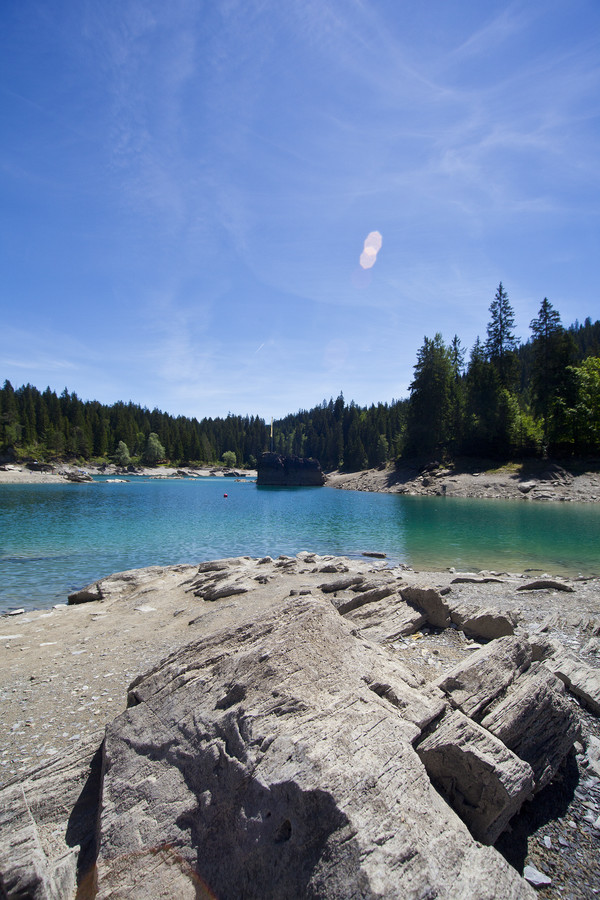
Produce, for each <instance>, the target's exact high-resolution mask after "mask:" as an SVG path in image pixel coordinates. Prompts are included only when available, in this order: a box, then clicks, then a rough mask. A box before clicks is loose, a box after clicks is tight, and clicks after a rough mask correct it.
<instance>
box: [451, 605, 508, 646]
mask: <svg viewBox="0 0 600 900" xmlns="http://www.w3.org/2000/svg"><path fill="white" fill-rule="evenodd" d="M451 618H452V622H453V623H454V624H455V625H456V626H457V627H458V628H460V629H461V630H462V631H464V633H465V634H468V635H469V637H473V638H475V639H476V640H484V641H493V640H495V639H496V638H501V637H506V636H507V635H511V634H514V632H515V623H514V622H513V620H512V618H511V617H510V616H509V615H505V614H504V613H501V612H499V611H498V610H497V609H491V608H481V607H476V606H471V605H470V604H465V603H461V604H459V605H456V606H453V607H452V610H451Z"/></svg>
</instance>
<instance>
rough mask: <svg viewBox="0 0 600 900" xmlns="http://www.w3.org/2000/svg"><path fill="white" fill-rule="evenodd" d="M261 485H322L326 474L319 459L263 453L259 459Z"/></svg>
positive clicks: (259, 480) (258, 480) (259, 482)
mask: <svg viewBox="0 0 600 900" xmlns="http://www.w3.org/2000/svg"><path fill="white" fill-rule="evenodd" d="M257 484H259V485H275V486H276V485H280V486H285V487H293V486H295V487H322V486H323V485H324V484H325V475H324V474H323V471H322V469H321V465H320V463H319V460H318V459H311V458H309V459H307V458H304V457H299V456H282V455H281V454H280V453H263V454H262V456H261V458H260V459H259V461H258V477H257Z"/></svg>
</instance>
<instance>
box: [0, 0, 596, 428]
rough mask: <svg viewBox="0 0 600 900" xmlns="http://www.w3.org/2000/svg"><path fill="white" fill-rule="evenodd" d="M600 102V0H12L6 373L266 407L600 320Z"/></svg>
mask: <svg viewBox="0 0 600 900" xmlns="http://www.w3.org/2000/svg"><path fill="white" fill-rule="evenodd" d="M599 111H600V3H598V2H597V0H568V2H567V0H544V2H542V0H527V2H513V3H510V2H509V3H507V2H494V0H488V2H485V3H474V2H472V0H452V2H451V0H422V2H419V3H416V2H411V3H409V2H405V0H318V2H317V0H210V2H208V0H205V2H202V0H169V2H168V3H165V2H164V0H53V2H51V3H48V2H47V0H39V2H36V0H3V2H2V3H1V4H0V115H1V121H2V135H3V136H2V140H1V141H0V199H1V203H0V305H1V313H0V316H1V318H0V322H1V327H0V380H4V378H8V379H10V381H11V382H12V383H13V385H14V386H17V385H21V384H24V383H27V382H30V383H32V384H34V385H36V386H37V387H39V388H40V389H43V388H45V387H46V386H47V385H50V387H52V388H53V389H55V390H56V391H58V392H60V391H62V389H63V388H64V387H65V386H66V387H68V388H69V390H70V391H75V392H76V393H77V394H78V395H79V396H80V397H82V398H83V399H98V400H101V401H102V402H105V403H113V402H115V401H117V400H125V401H127V400H132V401H134V402H136V403H140V404H141V405H144V406H149V407H150V408H153V407H155V406H157V407H159V408H161V409H163V410H165V411H167V412H170V413H172V414H184V415H191V416H192V415H193V416H197V417H198V418H202V417H204V416H219V415H221V416H224V415H226V414H227V413H228V412H230V411H231V412H233V413H240V414H244V415H245V414H258V415H261V416H263V417H265V418H266V419H269V418H270V417H271V416H272V415H273V416H275V417H278V416H282V415H285V414H286V413H288V412H295V411H297V410H298V409H300V408H304V409H307V408H310V407H312V406H314V405H316V404H318V403H320V402H321V401H322V400H323V399H329V398H330V397H334V398H335V397H336V396H337V395H338V394H339V392H340V391H343V393H344V396H345V398H346V400H348V401H349V400H351V399H353V400H355V401H356V402H357V403H359V404H360V405H368V404H370V403H373V402H378V401H390V400H391V399H392V398H397V397H402V396H406V395H407V392H408V385H409V383H410V381H411V378H412V374H413V366H414V363H415V358H416V353H417V350H418V348H419V347H420V346H421V344H422V342H423V337H424V336H425V335H427V336H428V337H433V335H434V334H435V332H436V331H441V332H442V334H443V336H444V338H445V339H446V340H447V341H450V340H451V338H452V336H453V335H454V334H455V333H456V334H458V335H459V337H460V338H461V340H462V343H463V346H465V347H466V348H467V350H468V349H469V348H470V347H471V346H472V344H473V342H474V340H475V338H476V337H477V335H478V334H479V335H481V336H482V337H485V330H486V325H487V322H488V318H489V316H488V307H489V304H490V302H491V301H492V299H493V296H494V293H495V290H496V288H497V286H498V282H499V281H500V280H502V282H503V284H504V287H505V288H506V290H507V292H508V295H509V298H510V301H511V303H512V305H513V307H514V310H515V315H516V324H517V328H516V331H517V334H518V336H519V337H521V338H523V339H525V338H527V336H528V334H529V330H528V326H529V322H530V320H531V319H532V318H533V317H534V316H535V315H536V314H537V311H538V309H539V306H540V303H541V300H542V299H543V297H544V296H547V297H548V298H549V299H550V301H551V302H552V303H553V304H554V306H555V307H556V308H557V309H558V310H559V312H560V313H561V316H562V320H563V323H564V324H570V323H571V322H573V321H574V320H575V319H576V318H578V319H579V320H580V321H581V320H583V319H584V318H585V317H586V316H588V315H590V316H592V318H593V319H596V318H598V316H599V315H600V302H599V298H598V271H597V270H598V261H599V259H600V252H599V251H600V248H599V246H598V243H599V242H598V237H599V212H600V204H599V199H600V192H599V181H600V165H599V160H600V140H599V137H600V125H599V118H598V116H599ZM372 232H378V233H379V234H380V235H381V248H380V250H379V252H378V253H377V254H376V255H375V254H374V253H372V254H371V260H370V261H372V260H373V259H375V262H374V265H372V266H371V267H370V268H363V267H362V266H361V264H360V258H361V253H363V248H364V245H365V240H366V239H367V237H368V235H369V234H370V233H372ZM363 261H364V257H363Z"/></svg>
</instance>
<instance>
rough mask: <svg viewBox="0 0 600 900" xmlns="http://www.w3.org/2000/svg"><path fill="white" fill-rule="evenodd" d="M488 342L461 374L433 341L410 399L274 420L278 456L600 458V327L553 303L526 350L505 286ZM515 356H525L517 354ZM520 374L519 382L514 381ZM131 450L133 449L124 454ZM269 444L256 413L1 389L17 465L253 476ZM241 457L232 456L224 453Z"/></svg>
mask: <svg viewBox="0 0 600 900" xmlns="http://www.w3.org/2000/svg"><path fill="white" fill-rule="evenodd" d="M490 313H491V321H490V324H489V325H488V331H487V340H486V342H485V344H482V343H481V342H480V341H479V339H477V341H476V343H475V346H474V347H473V349H472V352H471V355H470V359H469V363H468V365H467V367H466V371H465V365H464V351H463V349H462V346H461V343H460V339H459V337H458V336H457V335H455V336H454V338H453V339H452V341H451V343H450V345H448V346H446V345H445V343H444V341H443V338H442V336H441V335H440V334H436V335H435V337H434V338H433V339H431V338H427V337H426V338H425V339H424V344H423V346H422V347H421V348H420V349H419V351H418V355H417V362H416V365H415V368H414V378H413V382H412V384H411V394H410V398H409V399H404V400H392V401H391V403H377V404H373V405H371V406H369V407H359V406H357V405H356V404H355V403H354V402H350V403H346V401H345V399H344V395H343V394H342V393H340V394H339V396H338V397H337V398H336V399H335V400H334V399H333V398H331V399H330V400H328V401H327V400H323V402H322V403H321V404H319V405H318V406H316V407H314V408H312V409H309V410H300V411H298V412H296V413H293V414H290V415H288V416H285V417H284V418H282V419H280V420H279V421H276V422H275V423H274V425H275V427H274V445H275V446H274V449H275V450H276V451H278V452H281V453H285V454H289V455H292V456H309V457H311V456H312V457H315V458H316V459H318V460H319V461H320V462H321V465H322V466H323V468H324V469H325V470H326V471H329V470H332V469H336V468H341V467H343V468H345V469H346V470H352V469H360V468H363V467H366V466H369V467H371V466H377V465H380V464H381V463H383V462H385V461H387V460H388V459H389V458H392V459H394V458H398V457H399V456H400V455H401V454H408V453H411V454H413V455H414V454H418V455H430V454H435V455H438V454H439V455H444V454H450V455H458V454H466V455H469V454H470V455H476V456H495V457H500V458H502V457H505V458H507V457H510V456H519V455H529V454H540V453H542V452H548V453H551V454H553V455H558V454H563V455H569V454H584V453H585V454H598V453H600V423H599V417H600V413H599V410H598V378H599V376H598V359H599V358H600V321H597V322H592V321H591V319H589V318H588V319H586V320H585V322H584V324H583V325H580V324H579V323H575V324H574V325H571V326H570V327H569V328H568V329H564V328H563V327H562V326H561V324H560V316H559V314H558V311H556V310H554V309H553V307H552V304H550V303H549V301H548V300H547V298H544V300H543V301H542V304H541V306H540V311H539V313H538V316H537V317H536V318H535V319H534V320H532V323H531V330H532V337H531V340H530V341H528V342H527V343H525V344H522V345H521V346H519V347H517V345H516V338H515V337H514V334H513V327H514V325H513V322H514V316H513V312H512V308H511V307H510V304H509V303H508V296H507V294H506V291H505V290H504V288H503V286H502V284H500V285H499V287H498V290H497V292H496V296H495V298H494V301H493V303H492V305H491V306H490ZM515 350H516V352H515ZM515 372H516V375H515ZM121 444H123V446H124V447H125V450H123V448H122V447H121V446H120V445H121ZM269 446H270V427H269V426H268V425H267V424H266V423H265V421H264V420H263V419H261V418H259V417H258V416H245V417H241V416H233V415H231V414H230V415H228V416H226V417H225V418H215V419H212V418H204V419H200V420H199V419H196V418H187V417H185V416H177V417H174V416H170V415H168V414H167V413H164V412H161V410H159V409H153V410H149V409H146V408H142V407H140V406H137V405H135V404H133V403H116V404H114V405H112V406H105V405H103V404H101V403H98V402H97V401H83V400H81V399H80V398H79V397H78V396H77V395H76V394H75V393H69V391H68V390H67V389H66V388H65V390H64V391H63V392H62V394H60V395H58V396H57V394H56V393H55V392H54V391H51V390H50V388H46V390H45V391H43V392H40V391H39V390H38V389H37V388H35V387H33V386H32V385H29V384H28V385H24V386H23V387H20V388H17V389H14V388H13V386H12V385H11V384H10V382H9V381H5V382H4V385H3V387H2V388H1V389H0V452H1V453H2V454H8V455H9V456H10V455H12V454H15V455H16V456H17V457H19V458H25V457H27V456H28V455H29V456H33V457H34V458H38V459H56V458H65V457H67V458H74V459H81V460H82V461H85V460H91V459H96V460H97V459H105V458H106V457H107V455H108V454H109V452H110V450H111V448H115V456H114V458H115V459H119V460H121V461H123V460H125V459H127V455H126V454H125V451H127V454H128V455H129V456H130V458H132V459H134V460H136V461H137V460H142V461H143V462H145V463H147V464H151V465H154V464H156V463H157V462H158V461H159V460H163V459H168V460H170V461H171V462H173V463H177V464H186V463H192V462H193V463H200V464H216V463H217V462H218V461H219V460H224V459H227V460H228V464H230V465H240V466H250V467H252V468H254V467H255V464H256V460H257V459H258V458H259V457H260V455H261V453H262V452H263V451H265V450H268V449H269ZM227 453H231V454H234V456H233V457H224V454H227Z"/></svg>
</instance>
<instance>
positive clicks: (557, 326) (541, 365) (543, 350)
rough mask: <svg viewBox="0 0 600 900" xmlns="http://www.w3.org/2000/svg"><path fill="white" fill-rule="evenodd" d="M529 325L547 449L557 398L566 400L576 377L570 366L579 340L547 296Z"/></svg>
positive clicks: (537, 403)
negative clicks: (576, 341)
mask: <svg viewBox="0 0 600 900" xmlns="http://www.w3.org/2000/svg"><path fill="white" fill-rule="evenodd" d="M529 327H530V328H531V331H532V333H533V372H532V379H531V381H532V393H533V405H534V409H535V411H536V413H538V415H541V417H542V421H543V430H544V447H545V448H546V449H547V447H548V443H549V440H550V438H551V436H552V434H551V432H552V427H551V426H552V419H553V416H554V412H555V409H556V404H557V401H558V400H559V399H561V398H562V400H563V401H566V399H567V394H568V389H569V384H570V382H571V381H572V379H570V378H569V374H568V372H567V366H569V364H570V363H572V362H573V360H574V355H575V341H574V339H573V337H572V335H570V334H568V333H567V332H566V331H565V329H564V328H563V327H562V325H561V321H560V314H559V312H558V310H556V309H554V307H553V306H552V304H551V303H550V301H549V300H548V298H547V297H544V299H543V300H542V304H541V306H540V310H539V313H538V315H537V317H536V318H535V319H532V320H531V324H530V326H529ZM562 406H564V402H563V404H561V408H562ZM560 418H562V417H560Z"/></svg>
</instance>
